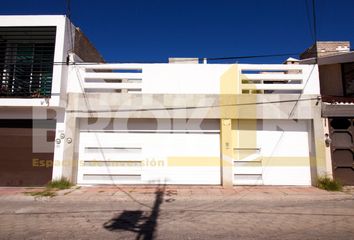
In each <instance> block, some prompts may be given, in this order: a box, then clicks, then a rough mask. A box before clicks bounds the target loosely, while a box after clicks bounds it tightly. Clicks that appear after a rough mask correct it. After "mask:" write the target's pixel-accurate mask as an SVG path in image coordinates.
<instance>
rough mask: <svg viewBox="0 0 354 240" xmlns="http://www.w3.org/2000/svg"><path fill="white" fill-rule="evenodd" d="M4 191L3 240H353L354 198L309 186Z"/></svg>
mask: <svg viewBox="0 0 354 240" xmlns="http://www.w3.org/2000/svg"><path fill="white" fill-rule="evenodd" d="M37 190H38V189H29V188H0V239H64V238H65V239H353V238H354V195H353V193H352V192H350V191H349V192H336V193H332V192H326V191H322V190H319V189H316V188H312V187H303V188H301V187H234V188H232V189H223V188H222V187H210V186H203V187H177V186H175V187H173V186H126V187H119V186H108V187H81V188H73V189H70V190H62V191H59V192H58V196H55V197H53V198H47V197H44V198H34V197H32V196H29V195H27V194H24V193H23V192H29V191H37Z"/></svg>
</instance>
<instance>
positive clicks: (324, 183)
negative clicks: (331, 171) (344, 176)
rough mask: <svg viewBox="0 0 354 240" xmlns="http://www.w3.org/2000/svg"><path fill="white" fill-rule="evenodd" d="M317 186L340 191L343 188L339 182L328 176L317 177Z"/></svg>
mask: <svg viewBox="0 0 354 240" xmlns="http://www.w3.org/2000/svg"><path fill="white" fill-rule="evenodd" d="M317 187H318V188H320V189H324V190H327V191H341V190H342V189H343V186H342V184H341V183H340V182H338V181H336V180H334V179H332V178H330V177H328V176H323V177H319V178H318V179H317Z"/></svg>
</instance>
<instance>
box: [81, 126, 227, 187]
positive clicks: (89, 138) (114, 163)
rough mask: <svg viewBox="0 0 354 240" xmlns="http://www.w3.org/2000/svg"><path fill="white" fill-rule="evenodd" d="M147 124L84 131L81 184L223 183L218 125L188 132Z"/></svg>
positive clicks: (82, 137) (82, 138)
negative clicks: (152, 126) (121, 128)
mask: <svg viewBox="0 0 354 240" xmlns="http://www.w3.org/2000/svg"><path fill="white" fill-rule="evenodd" d="M148 125H149V124H146V123H144V124H135V125H134V124H133V127H130V128H129V130H128V131H124V130H115V131H107V130H105V131H102V130H101V131H98V130H92V129H91V130H88V129H81V131H80V143H79V167H78V184H149V183H152V184H156V183H166V184H220V134H219V122H218V121H210V122H206V123H205V122H204V124H203V126H204V127H205V126H207V127H206V129H198V130H197V129H195V130H193V129H190V130H188V131H185V130H180V129H177V130H176V129H174V130H158V131H157V130H151V128H150V127H149V126H148ZM136 126H143V127H144V128H145V129H138V128H139V127H136ZM132 128H133V129H132ZM140 128H141V127H140Z"/></svg>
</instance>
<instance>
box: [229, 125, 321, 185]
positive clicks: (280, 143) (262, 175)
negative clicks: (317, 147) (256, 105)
mask: <svg viewBox="0 0 354 240" xmlns="http://www.w3.org/2000/svg"><path fill="white" fill-rule="evenodd" d="M249 126H250V123H249V120H240V121H239V123H238V130H237V132H238V135H239V136H240V138H239V139H237V143H239V144H238V145H237V147H236V148H235V151H236V152H237V153H238V156H239V157H238V158H237V157H236V159H235V161H234V184H235V185H305V186H308V185H311V171H310V152H314V146H313V144H312V141H311V124H310V122H309V121H305V120H298V121H294V120H263V121H259V120H258V121H257V127H256V128H257V131H256V132H255V133H254V129H253V128H250V127H249ZM252 135H253V137H252ZM245 136H248V137H245ZM250 136H251V137H250ZM251 139H253V141H250V140H251ZM242 143H244V144H242ZM247 144H249V145H247Z"/></svg>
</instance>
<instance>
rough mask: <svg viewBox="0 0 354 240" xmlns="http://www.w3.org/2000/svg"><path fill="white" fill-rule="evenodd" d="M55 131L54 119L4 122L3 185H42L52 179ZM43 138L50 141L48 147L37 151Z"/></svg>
mask: <svg viewBox="0 0 354 240" xmlns="http://www.w3.org/2000/svg"><path fill="white" fill-rule="evenodd" d="M33 126H34V128H33ZM34 129H37V130H36V131H33V130H34ZM54 130H55V121H54V120H36V121H35V122H34V124H33V122H32V120H22V119H21V120H18V119H6V120H0V138H1V143H0V186H39V185H43V184H45V183H47V182H48V181H50V180H51V177H52V169H53V167H52V162H53V152H54V134H55V131H54ZM43 139H46V140H48V141H49V142H47V143H46V144H43V145H46V146H45V147H43V148H41V147H39V149H40V150H38V148H35V149H34V148H33V144H42V143H43ZM36 149H37V150H36ZM43 160H44V161H43Z"/></svg>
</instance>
